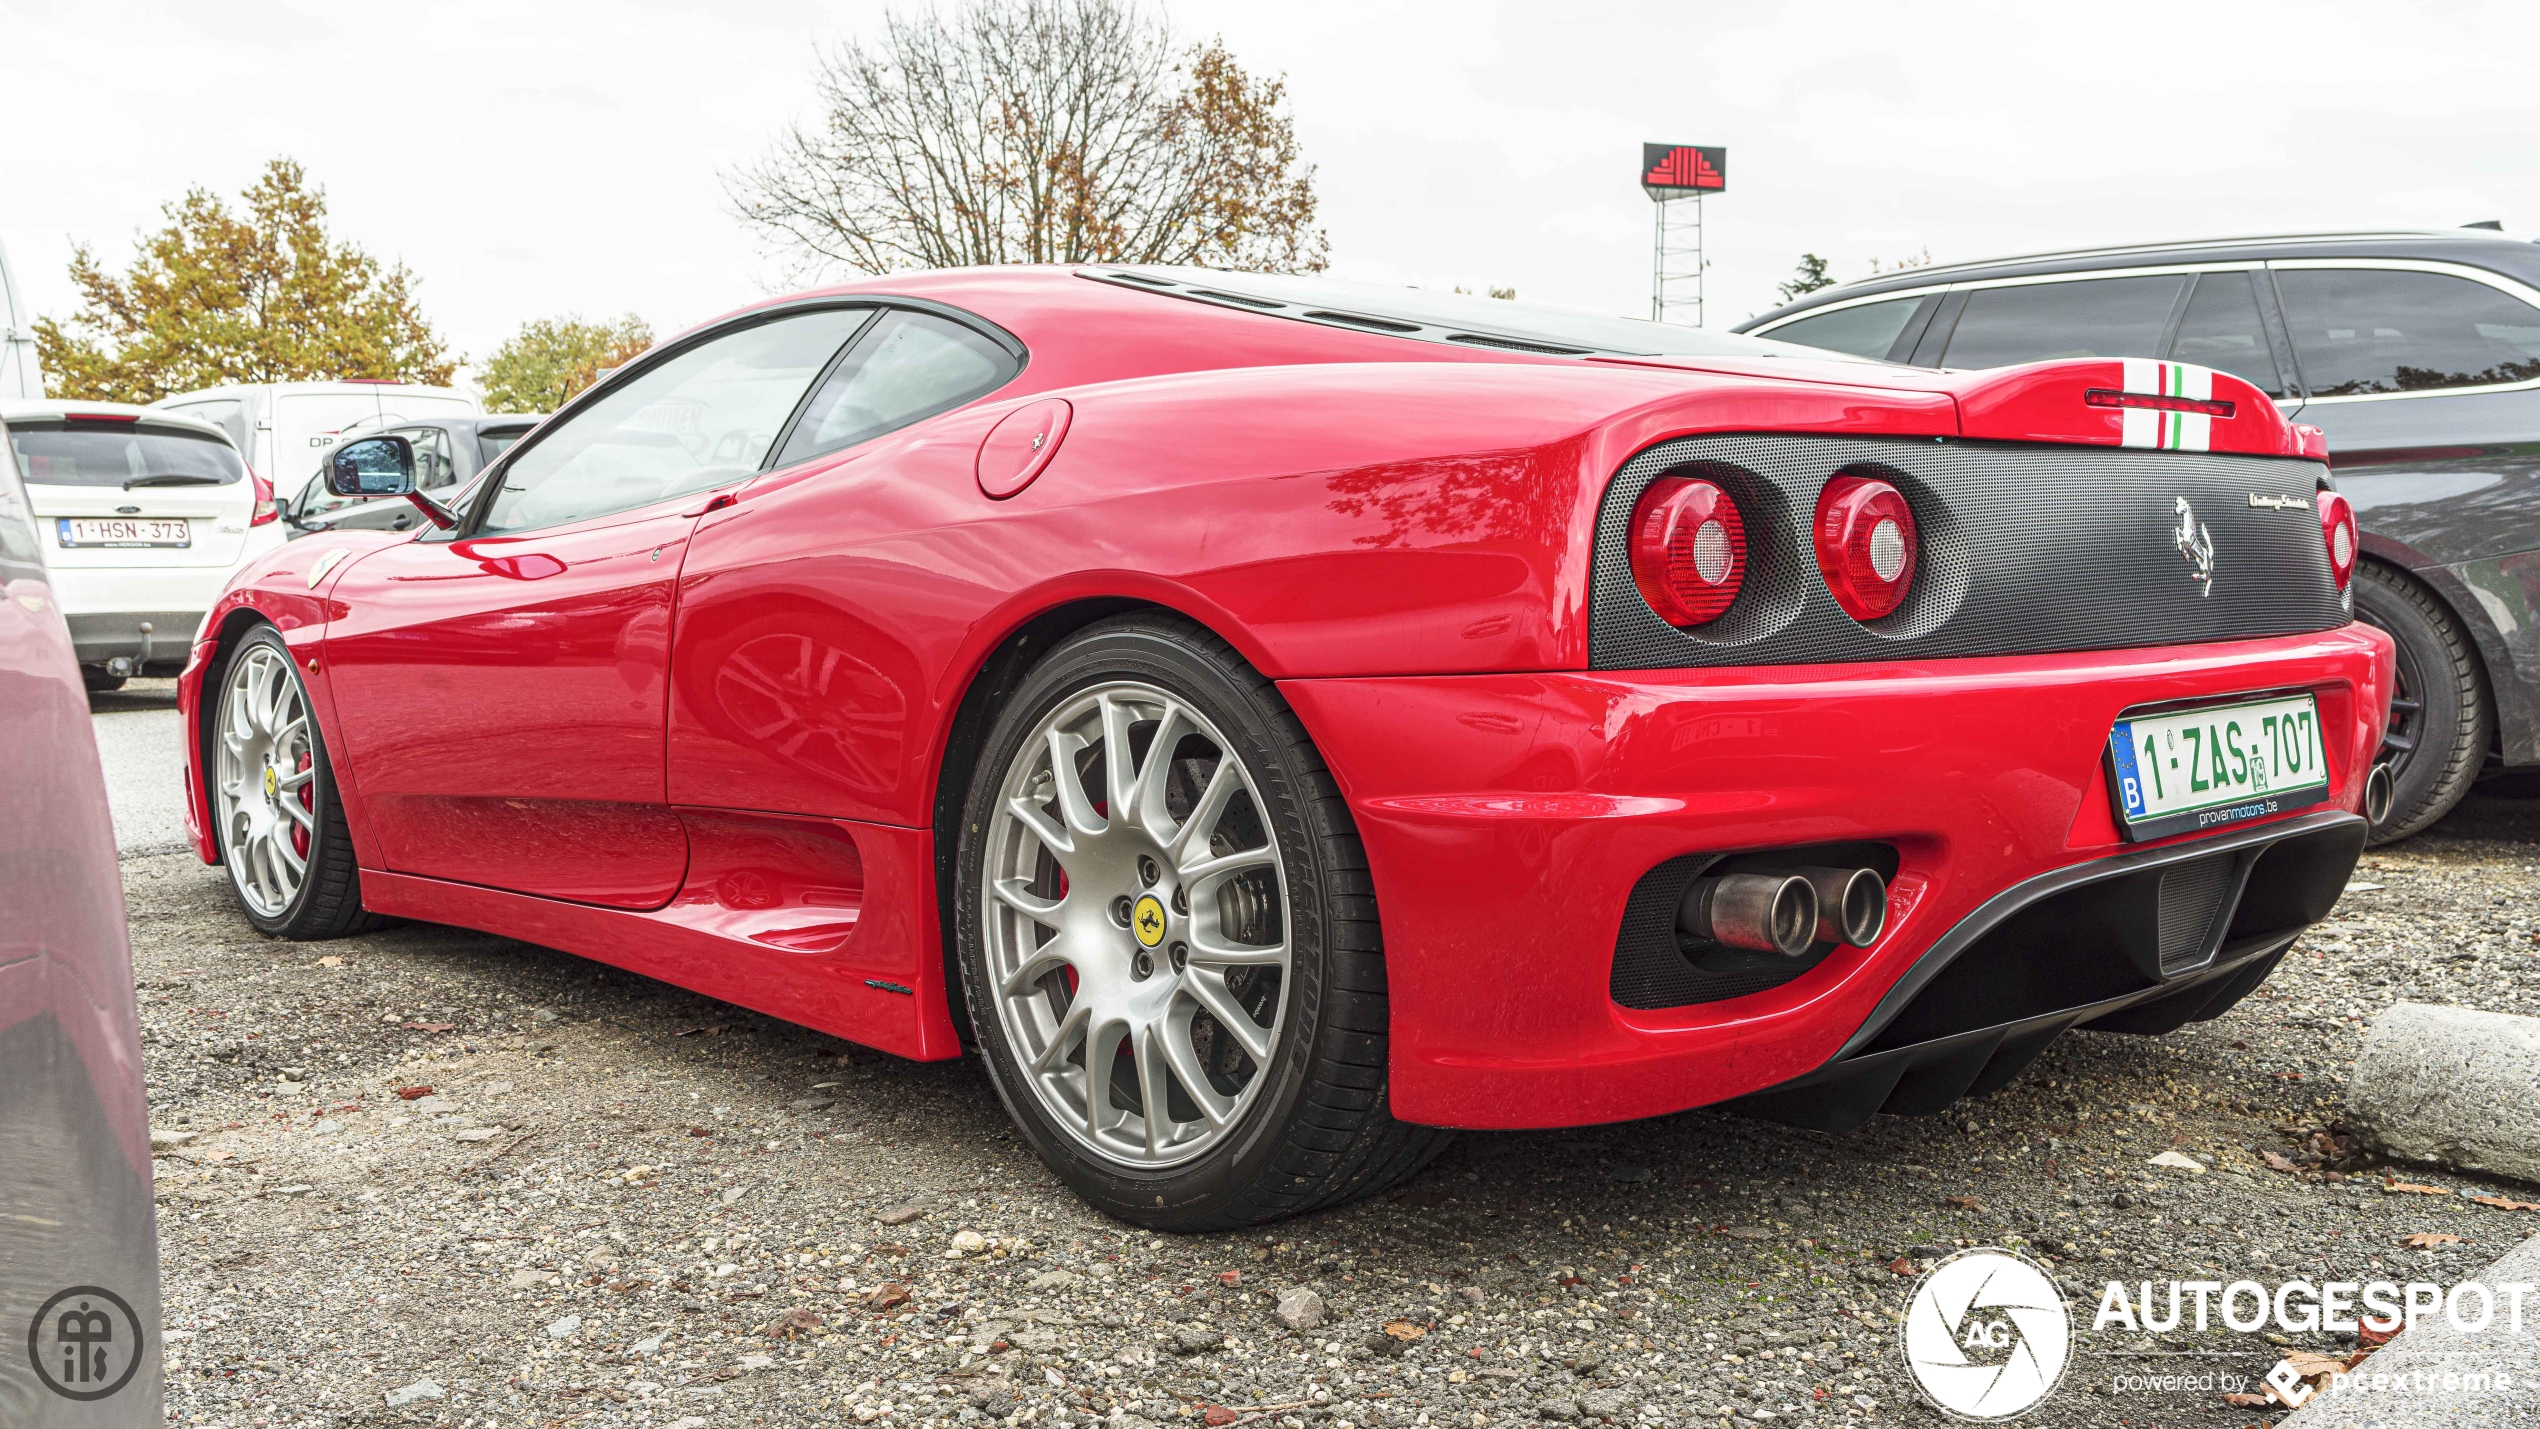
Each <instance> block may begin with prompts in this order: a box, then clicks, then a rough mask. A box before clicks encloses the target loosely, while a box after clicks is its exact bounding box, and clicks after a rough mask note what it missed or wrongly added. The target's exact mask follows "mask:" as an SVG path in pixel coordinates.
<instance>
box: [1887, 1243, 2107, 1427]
mask: <svg viewBox="0 0 2540 1429" xmlns="http://www.w3.org/2000/svg"><path fill="white" fill-rule="evenodd" d="M2072 1344H2073V1325H2072V1312H2071V1311H2070V1310H2069V1309H2068V1308H2067V1307H2066V1306H2065V1304H2064V1296H2063V1292H2062V1291H2060V1290H2057V1289H2056V1288H2055V1282H2054V1280H2053V1279H2052V1278H2051V1277H2049V1276H2048V1275H2047V1273H2046V1272H2045V1271H2044V1270H2043V1269H2041V1268H2040V1267H2039V1266H2038V1264H2037V1263H2036V1262H2035V1261H2032V1260H2030V1259H2029V1258H2028V1257H2026V1256H2023V1255H2020V1254H2019V1253H2017V1252H2015V1251H2008V1250H2000V1249H1996V1248H1994V1247H1991V1246H1984V1247H1979V1248H1976V1249H1973V1250H1962V1251H1960V1252H1958V1253H1957V1254H1955V1255H1953V1256H1950V1257H1949V1258H1947V1259H1946V1260H1943V1261H1941V1262H1940V1263H1939V1264H1937V1265H1935V1266H1933V1267H1932V1268H1931V1270H1930V1271H1929V1272H1927V1273H1926V1274H1925V1275H1924V1276H1923V1278H1922V1279H1921V1281H1919V1282H1917V1283H1916V1285H1915V1286H1914V1298H1913V1301H1912V1303H1911V1304H1910V1305H1908V1306H1907V1308H1906V1311H1905V1370H1906V1373H1907V1374H1909V1375H1911V1376H1912V1377H1913V1380H1914V1387H1915V1388H1917V1389H1919V1390H1921V1391H1922V1394H1923V1398H1924V1399H1925V1400H1927V1401H1929V1402H1930V1404H1931V1406H1932V1407H1933V1408H1935V1409H1937V1410H1939V1411H1941V1412H1942V1413H1943V1414H1947V1415H1949V1416H1950V1417H1952V1418H1955V1419H1964V1420H1970V1421H1973V1422H1976V1423H1996V1422H1999V1421H2001V1420H2005V1419H2016V1418H2018V1417H2019V1416H2020V1415H2022V1414H2025V1413H2027V1412H2028V1411H2029V1410H2031V1409H2034V1408H2036V1407H2037V1406H2038V1405H2039V1404H2040V1403H2042V1402H2043V1401H2044V1400H2045V1398H2046V1396H2047V1395H2049V1394H2051V1393H2053V1392H2054V1389H2055V1386H2056V1384H2057V1383H2058V1382H2059V1381H2061V1380H2062V1379H2063V1377H2064V1367H2065V1366H2066V1365H2067V1364H2069V1363H2070V1362H2071V1360H2072Z"/></svg>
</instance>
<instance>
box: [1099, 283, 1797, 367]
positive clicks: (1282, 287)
mask: <svg viewBox="0 0 2540 1429" xmlns="http://www.w3.org/2000/svg"><path fill="white" fill-rule="evenodd" d="M1076 275H1077V276H1078V277H1082V278H1091V279H1094V280H1096V281H1098V282H1103V283H1107V284H1111V285H1114V286H1118V287H1124V288H1134V289H1138V290H1142V291H1145V292H1150V293H1161V294H1166V295H1169V296H1172V297H1176V298H1187V299H1192V300H1194V301H1198V302H1205V303H1213V304H1216V305H1218V306H1221V307H1240V308H1243V309H1246V310H1249V311H1252V312H1258V313H1264V314H1267V315H1269V316H1272V317H1283V318H1289V319H1293V320H1296V321H1301V322H1311V323H1318V324H1322V325H1325V326H1336V327H1345V328H1349V329H1351V330H1353V331H1359V332H1369V331H1372V332H1379V333H1386V334H1390V335H1392V336H1396V337H1407V338H1413V339H1417V340H1422V341H1429V342H1448V343H1459V344H1465V345H1469V346H1474V347H1482V348H1495V349H1499V350H1502V351H1511V352H1526V353H1535V354H1539V355H1543V356H1553V357H1590V356H1599V357H1611V356H1623V357H1775V356H1791V355H1794V350H1793V349H1791V348H1788V347H1784V346H1781V345H1779V344H1770V343H1767V342H1765V341H1763V340H1761V339H1757V338H1746V337H1738V336H1735V335H1733V334H1729V333H1723V332H1717V331H1706V330H1704V329H1701V328H1690V327H1683V326H1680V325H1678V324H1675V323H1662V322H1652V321H1650V320H1648V319H1646V318H1628V317H1609V316H1607V315H1606V314H1603V313H1595V312H1588V311H1585V310H1582V309H1575V308H1563V307H1554V306H1551V305H1549V304H1544V303H1521V302H1518V301H1516V300H1515V299H1513V298H1479V297H1475V296H1473V295H1472V294H1469V293H1460V292H1446V293H1441V292H1437V291H1436V290H1434V289H1426V288H1413V287H1408V286H1403V285H1399V284H1385V283H1366V282H1358V281H1354V280H1351V279H1347V278H1333V277H1328V276H1325V275H1323V274H1320V273H1314V274H1291V273H1236V272H1220V271H1217V270H1214V269H1206V268H1174V267H1162V266H1153V265H1146V264H1134V265H1130V264H1124V265H1120V266H1116V267H1115V266H1110V265H1104V266H1100V267H1092V266H1088V267H1083V268H1079V269H1078V270H1077V274H1076ZM1808 355H1809V356H1811V357H1813V356H1814V355H1815V354H1813V353H1811V354H1808Z"/></svg>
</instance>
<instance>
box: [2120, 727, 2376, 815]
mask: <svg viewBox="0 0 2540 1429" xmlns="http://www.w3.org/2000/svg"><path fill="white" fill-rule="evenodd" d="M2108 762H2109V764H2110V765H2111V766H2112V773H2113V775H2114V782H2115V786H2116V793H2117V817H2118V821H2119V822H2120V823H2122V824H2124V826H2125V833H2126V837H2127V838H2129V839H2158V838H2167V837H2169V836H2170V835H2172V834H2181V833H2187V832H2189V831H2191V830H2195V829H2217V828H2221V827H2223V826H2224V825H2227V824H2238V823H2246V822H2247V821H2249V820H2251V819H2263V818H2265V817H2267V816H2268V815H2270V814H2280V813H2283V812H2284V811H2285V810H2287V809H2299V808H2302V807H2304V806H2305V805H2309V804H2317V803H2321V802H2324V801H2325V800H2326V799H2327V798H2328V760H2327V758H2326V756H2325V755H2324V754H2323V752H2322V750H2321V744H2320V719H2319V703H2318V701H2316V700H2314V699H2312V698H2311V697H2310V696H2309V695H2286V696H2283V697H2281V698H2278V699H2271V700H2252V701H2250V702H2249V703H2247V704H2239V705H2217V706H2210V707H2208V708H2205V709H2197V710H2181V711H2179V712H2178V713H2176V714H2159V715H2140V716H2137V717H2135V718H2133V719H2121V720H2119V721H2117V726H2116V728H2115V729H2113V730H2111V731H2110V732H2109V734H2108Z"/></svg>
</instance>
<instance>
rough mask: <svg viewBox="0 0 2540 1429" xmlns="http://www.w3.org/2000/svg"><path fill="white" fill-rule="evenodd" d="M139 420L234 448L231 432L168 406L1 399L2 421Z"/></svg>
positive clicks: (51, 398) (34, 398)
mask: <svg viewBox="0 0 2540 1429" xmlns="http://www.w3.org/2000/svg"><path fill="white" fill-rule="evenodd" d="M90 413H94V414H98V415H112V416H117V417H138V418H140V419H141V420H143V421H145V422H148V423H149V424H150V425H151V426H154V427H182V428H184V429H185V430H186V431H189V432H194V433H198V434H200V435H202V436H207V437H218V438H220V441H221V445H222V446H234V445H235V443H233V442H231V441H230V439H229V433H227V432H225V431H223V430H221V428H220V427H218V426H216V425H214V424H213V423H210V422H206V421H204V420H203V419H202V418H200V417H189V416H187V415H185V414H184V413H183V412H171V411H169V410H167V409H166V408H164V407H142V406H137V405H135V404H133V403H130V402H81V401H76V400H73V399H70V398H62V397H13V398H9V399H6V400H0V422H50V421H62V420H65V419H69V418H75V417H79V416H81V415H83V414H90Z"/></svg>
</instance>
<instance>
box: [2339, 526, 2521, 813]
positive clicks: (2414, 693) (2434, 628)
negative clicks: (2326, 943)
mask: <svg viewBox="0 0 2540 1429" xmlns="http://www.w3.org/2000/svg"><path fill="white" fill-rule="evenodd" d="M2355 617H2356V618H2357V619H2359V620H2362V621H2365V622H2367V623H2369V624H2372V625H2376V626H2379V627H2380V628H2381V629H2383V630H2386V631H2388V632H2389V633H2390V638H2391V639H2392V640H2394V641H2396V642H2397V643H2398V646H2399V662H2398V681H2397V686H2396V689H2395V691H2394V694H2393V697H2392V699H2391V702H2390V730H2389V734H2388V735H2387V736H2386V737H2385V738H2384V740H2383V741H2382V747H2381V755H2380V759H2381V762H2382V763H2384V764H2387V765H2389V766H2390V778H2391V786H2392V788H2391V798H2390V816H2389V817H2388V818H2386V819H2384V820H2382V821H2381V822H2380V823H2378V824H2376V825H2374V826H2373V830H2372V837H2371V840H2370V842H2372V843H2374V844H2385V843H2389V842H2391V841H2393V840H2395V839H2403V838H2406V837H2407V836H2409V835H2410V834H2413V833H2416V832H2417V831H2419V830H2421V829H2423V828H2425V827H2426V826H2427V825H2428V824H2431V823H2433V822H2434V821H2435V820H2437V819H2439V818H2442V817H2443V816H2444V815H2445V814H2448V813H2450V812H2452V806H2453V805H2455V804H2458V803H2459V802H2460V801H2461V796H2462V795H2464V794H2467V793H2468V792H2469V786H2470V783H2471V781H2472V780H2474V779H2476V778H2477V777H2478V771H2479V769H2480V768H2481V767H2482V766H2483V765H2484V764H2485V763H2486V760H2487V750H2488V746H2489V745H2490V744H2492V743H2493V742H2494V739H2495V717H2494V713H2493V706H2492V705H2491V703H2490V702H2489V698H2488V693H2487V669H2486V665H2485V663H2484V662H2483V661H2481V660H2480V659H2479V655H2478V647H2477V645H2476V644H2474V643H2473V642H2472V641H2471V640H2470V637H2469V632H2468V631H2466V630H2464V629H2462V628H2461V623H2460V621H2458V620H2457V619H2455V618H2454V617H2453V615H2452V613H2451V611H2449V610H2448V609H2446V608H2444V605H2443V602H2442V601H2440V600H2438V599H2436V598H2435V596H2434V593H2433V592H2431V591H2429V590H2427V589H2426V588H2425V587H2424V586H2423V585H2421V584H2419V583H2418V582H2417V581H2416V580H2415V579H2414V578H2413V577H2410V576H2408V575H2406V574H2404V573H2402V572H2400V571H2397V570H2393V569H2392V568H2390V567H2388V566H2385V565H2381V564H2378V563H2376V562H2372V561H2365V562H2363V563H2362V564H2361V565H2359V566H2357V567H2356V568H2355Z"/></svg>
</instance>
